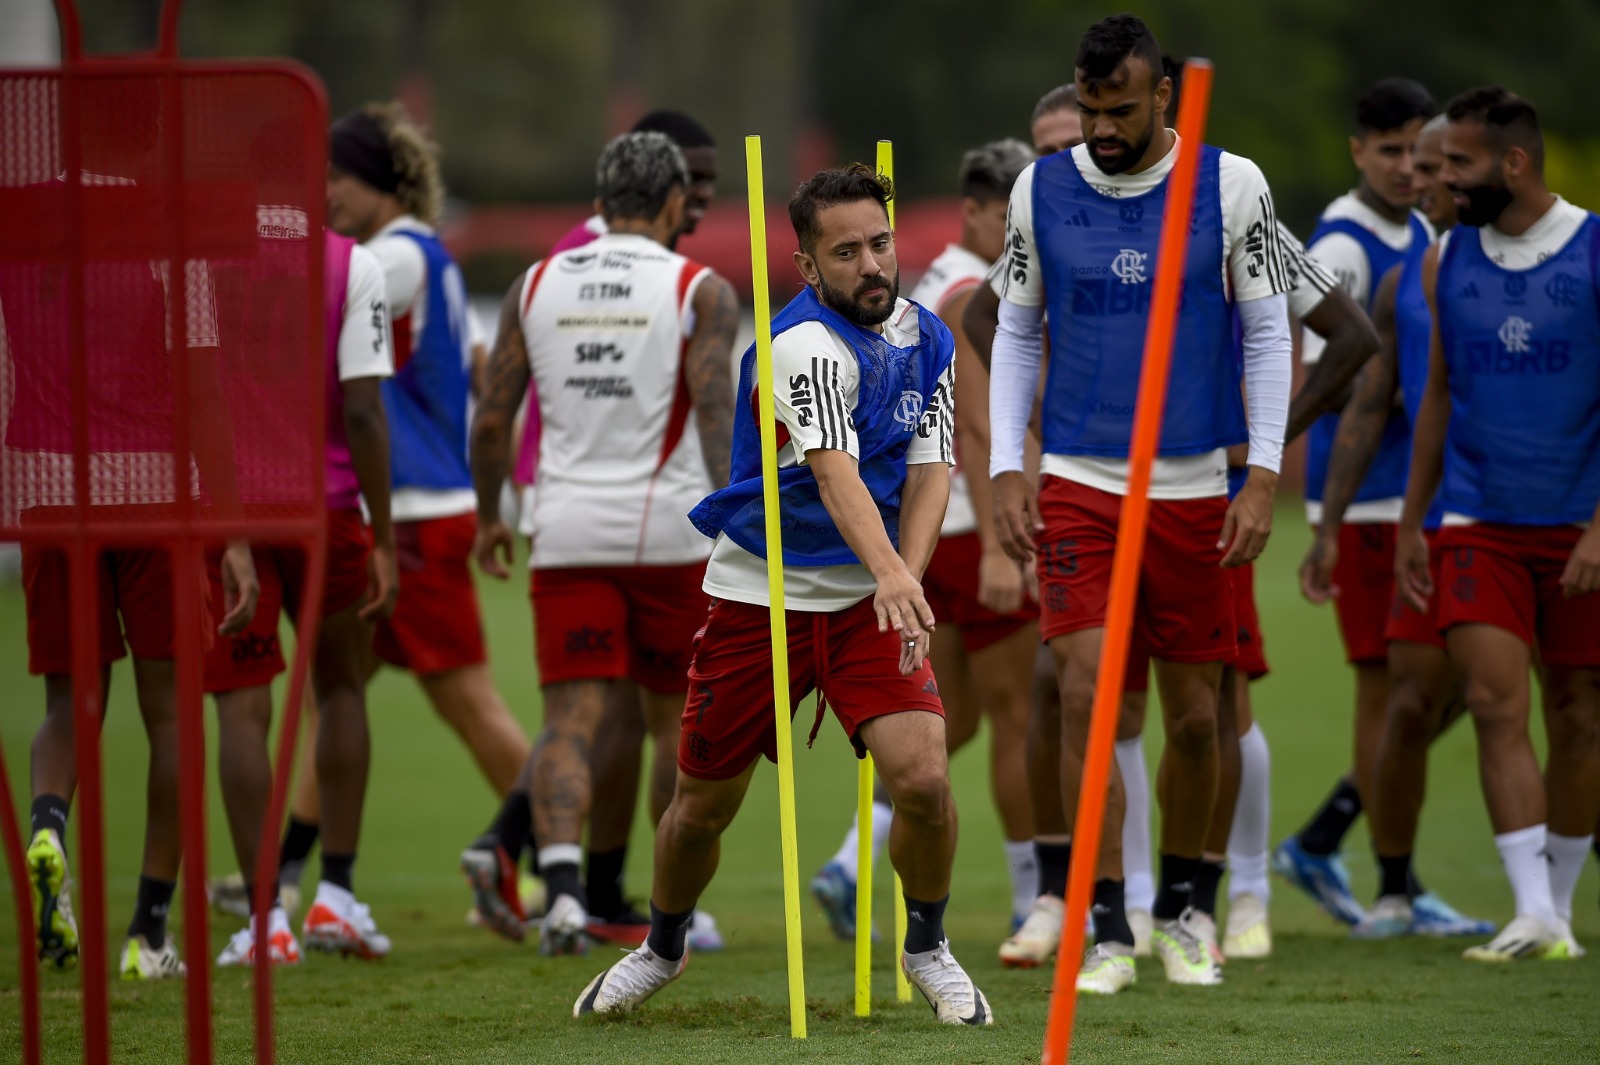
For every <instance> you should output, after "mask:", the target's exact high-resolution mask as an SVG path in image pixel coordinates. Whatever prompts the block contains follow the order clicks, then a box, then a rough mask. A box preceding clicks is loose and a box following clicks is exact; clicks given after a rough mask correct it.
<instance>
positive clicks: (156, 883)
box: [128, 876, 178, 950]
mask: <svg viewBox="0 0 1600 1065" xmlns="http://www.w3.org/2000/svg"><path fill="white" fill-rule="evenodd" d="M177 888H178V885H177V883H176V882H174V881H171V880H155V879H153V878H151V877H148V876H141V877H139V897H138V899H137V900H136V901H135V902H134V904H133V922H132V923H131V924H129V925H128V935H130V936H144V938H145V940H146V941H148V942H149V944H150V946H152V947H154V948H155V949H156V950H160V949H161V948H162V947H163V946H164V945H165V944H166V942H167V910H169V909H170V908H171V907H172V893H173V892H174V891H176V890H177Z"/></svg>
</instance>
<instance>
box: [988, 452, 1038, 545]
mask: <svg viewBox="0 0 1600 1065" xmlns="http://www.w3.org/2000/svg"><path fill="white" fill-rule="evenodd" d="M994 532H995V537H996V538H997V539H998V540H999V541H1000V547H1001V549H1002V550H1003V551H1005V553H1006V554H1008V555H1010V556H1011V557H1012V558H1014V559H1016V560H1017V561H1018V562H1028V561H1031V560H1032V559H1033V550H1034V543H1035V541H1036V538H1037V537H1038V535H1039V534H1040V533H1042V532H1044V522H1043V521H1041V520H1040V519H1039V496H1038V493H1037V492H1035V491H1034V488H1033V486H1032V485H1031V484H1029V483H1028V478H1027V477H1025V476H1023V474H1022V471H1021V470H1007V471H1006V472H1005V473H1002V474H1001V475H1000V476H998V477H996V478H995V479H994Z"/></svg>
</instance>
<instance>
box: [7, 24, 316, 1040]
mask: <svg viewBox="0 0 1600 1065" xmlns="http://www.w3.org/2000/svg"><path fill="white" fill-rule="evenodd" d="M56 6H57V13H58V19H59V23H60V29H61V51H62V68H61V70H60V71H59V72H40V71H36V70H35V71H30V72H28V76H32V77H47V78H53V79H55V80H56V81H57V82H58V84H59V89H60V100H61V107H60V133H61V146H62V151H63V163H64V164H65V172H66V182H65V190H66V195H65V201H64V202H65V206H66V208H67V209H66V210H65V212H63V215H64V216H63V217H62V218H61V219H60V222H61V224H62V245H63V247H64V248H65V249H66V251H67V255H66V256H65V260H66V261H67V262H68V263H71V264H73V265H74V266H75V267H76V268H74V269H69V270H68V271H67V276H68V298H69V300H70V303H69V306H70V307H72V308H74V313H73V314H72V336H71V356H72V357H71V368H70V373H71V384H72V423H73V424H72V451H73V458H74V463H73V465H74V484H73V496H74V503H73V506H72V507H71V508H62V510H63V512H64V513H63V515H62V517H61V518H60V519H59V520H47V521H30V522H29V523H28V526H27V528H25V529H24V528H21V527H9V528H8V527H4V526H0V540H15V541H28V542H33V543H48V544H50V545H52V546H55V547H59V548H63V549H65V550H66V552H67V554H68V560H69V567H70V575H71V576H70V588H71V596H70V599H71V602H70V610H71V616H72V618H73V629H74V631H79V630H81V629H82V628H83V627H84V625H85V623H86V619H89V618H93V617H94V616H95V614H96V607H97V605H98V604H97V602H96V599H97V595H98V590H97V586H96V581H95V576H94V574H95V567H96V565H97V561H98V558H99V555H100V553H101V551H102V550H104V548H105V547H106V545H107V544H108V542H111V541H113V540H114V541H115V542H116V543H117V544H119V545H122V544H127V543H129V542H130V541H137V542H143V543H150V544H156V545H159V546H162V547H164V548H166V549H167V550H168V551H169V552H170V553H171V556H172V560H173V567H172V568H173V574H174V587H173V594H174V608H175V614H176V617H175V621H176V624H177V631H178V632H180V633H196V632H198V631H200V629H199V626H200V624H201V622H202V615H201V611H202V609H203V607H202V604H201V601H200V599H199V596H198V594H197V592H196V589H195V584H194V582H193V580H192V579H189V580H185V579H181V578H180V576H179V574H180V573H187V574H190V575H192V573H193V569H192V567H193V566H197V565H199V564H200V560H201V557H202V552H203V550H204V545H205V544H206V543H208V542H213V543H214V542H216V541H218V540H222V539H235V538H248V539H250V540H251V541H253V542H257V543H263V542H265V543H279V544H284V545H289V546H296V547H300V548H302V549H303V550H304V551H305V552H306V555H307V567H306V575H307V594H306V596H305V597H304V601H303V602H302V604H301V607H300V615H299V617H298V618H297V619H296V622H297V624H296V631H297V633H298V638H297V639H296V641H295V652H294V655H293V658H292V660H291V663H290V668H289V677H288V698H287V706H286V710H285V714H284V720H283V728H282V729H281V732H280V737H279V743H278V752H277V758H278V760H277V765H276V767H275V771H274V774H273V786H272V794H271V797H270V799H269V801H268V808H267V815H266V820H265V824H264V825H263V826H262V840H263V845H262V847H261V848H260V853H261V862H260V866H259V868H258V870H257V875H256V884H257V888H258V891H257V896H258V897H257V909H258V910H259V911H261V912H265V911H264V907H265V903H266V900H267V895H268V893H269V892H270V884H271V880H272V879H273V878H274V877H275V869H274V861H273V858H274V856H275V854H276V849H275V848H274V847H272V846H271V845H270V844H269V842H268V841H271V840H275V839H276V837H277V826H278V824H279V823H280V822H281V820H282V817H283V809H284V805H285V801H286V795H287V791H288V782H289V773H290V769H291V767H292V765H293V761H294V758H293V753H294V744H295V736H296V733H297V732H298V726H299V720H300V702H301V699H302V698H303V696H304V694H305V691H306V679H307V674H308V671H309V663H310V649H311V648H312V647H314V646H315V642H316V633H317V627H318V621H319V619H320V616H321V587H322V577H323V574H324V572H325V569H326V553H327V520H326V512H325V511H324V510H323V509H322V508H321V507H320V505H318V506H317V507H315V508H312V509H309V510H308V511H307V512H306V513H304V514H299V515H286V516H282V517H277V518H261V517H250V518H245V517H232V518H227V519H219V518H217V517H215V516H213V515H211V514H207V513H204V512H201V511H199V510H197V508H196V506H195V504H194V501H193V500H190V499H189V491H188V488H189V486H188V483H187V478H188V461H187V459H188V455H189V452H190V438H191V433H192V426H191V419H190V414H191V412H190V409H189V408H190V399H189V390H188V388H186V387H178V388H175V389H174V395H173V397H172V398H173V414H174V425H175V426H176V439H175V440H174V448H173V450H174V453H175V455H177V456H181V457H182V459H183V461H177V462H174V463H173V478H174V496H173V498H174V499H176V500H179V501H180V502H179V503H178V504H176V505H175V506H174V507H172V508H171V515H170V516H168V517H163V518H162V519H160V520H154V521H146V522H142V523H140V524H138V525H129V524H128V523H127V522H126V521H123V522H121V523H119V524H117V525H115V526H107V525H106V524H104V522H103V519H101V518H99V517H98V516H97V515H96V514H95V513H94V509H93V508H91V507H90V505H89V504H90V499H91V497H90V485H89V473H90V463H89V461H88V459H89V454H90V446H89V424H88V422H89V388H88V382H89V365H88V355H87V348H86V344H85V338H84V330H83V315H82V313H81V310H82V308H83V307H84V306H85V293H84V279H83V269H82V266H83V264H84V263H85V262H86V260H87V258H88V254H87V245H86V241H87V240H88V239H89V238H90V237H91V234H88V233H86V232H85V226H84V204H85V200H86V192H85V189H84V187H83V185H82V184H81V181H80V175H81V172H82V166H81V157H80V151H79V136H80V130H79V115H78V112H77V109H76V107H75V106H74V94H75V92H76V90H77V87H78V86H79V85H80V84H81V83H83V82H84V81H87V80H90V79H95V78H101V77H107V76H123V77H125V76H127V75H130V74H134V75H141V74H142V75H148V76H149V77H151V78H152V79H155V80H158V81H159V82H160V84H161V87H162V94H161V100H162V103H161V106H162V113H163V127H164V129H165V130H166V131H167V136H166V137H165V138H164V140H165V142H166V151H167V167H168V169H169V172H170V174H171V175H172V180H170V181H168V182H167V188H168V193H167V195H168V203H167V205H166V207H167V209H168V213H169V217H172V218H174V219H176V220H177V223H176V225H174V226H173V227H172V228H171V229H170V230H169V231H168V233H167V234H166V247H165V248H164V249H152V251H153V253H154V254H152V255H151V257H152V258H162V259H165V260H166V261H167V262H169V263H172V264H175V265H174V266H173V267H172V268H171V269H172V270H173V271H174V274H175V275H176V274H178V272H179V271H180V269H181V268H180V267H178V266H177V265H176V264H180V263H183V262H184V261H185V260H187V259H190V258H198V257H199V256H191V255H189V254H187V249H188V247H189V242H188V237H187V234H186V232H185V225H184V218H185V211H184V209H183V207H184V204H183V199H184V190H185V184H184V181H183V174H184V165H183V164H184V158H185V157H184V144H183V136H184V132H183V131H184V124H183V121H182V115H183V107H184V101H183V88H184V86H185V84H187V83H188V81H189V80H190V79H195V78H200V79H208V78H229V77H236V76H241V75H250V76H259V75H262V74H272V75H276V76H281V77H284V78H286V79H288V80H290V81H292V82H294V83H296V84H297V85H298V88H299V89H300V90H301V91H303V92H304V94H305V112H304V113H305V114H306V116H307V121H306V122H305V123H304V143H303V145H302V149H303V151H304V152H305V153H306V157H307V158H309V159H312V160H317V159H320V158H322V156H323V153H324V152H325V151H326V141H325V130H326V126H327V101H326V96H325V94H324V92H323V90H322V86H321V83H320V82H319V81H318V80H317V78H316V77H315V75H313V74H311V73H310V72H309V71H307V70H306V69H304V68H303V67H300V66H298V65H296V64H292V63H287V62H267V63H262V62H253V63H189V62H183V61H182V60H180V59H179V57H178V48H177V37H178V23H179V16H180V15H181V12H182V6H183V5H182V0H168V2H167V3H166V4H165V5H164V7H163V9H162V16H161V25H160V37H159V47H158V49H157V51H156V52H155V53H154V54H152V55H145V56H137V57H126V58H105V57H96V58H85V56H84V53H83V46H82V34H81V26H80V22H79V18H78V12H77V8H76V5H75V3H74V2H73V0H57V5H56ZM318 172H320V168H318ZM5 194H6V193H5V190H0V199H3V198H4V196H5ZM307 207H308V210H307V215H308V222H309V227H310V250H309V251H308V255H309V256H310V260H309V263H308V267H309V269H308V277H307V286H308V294H309V296H310V299H309V300H308V304H307V305H308V306H309V307H312V308H314V309H315V312H316V313H315V314H314V315H313V316H312V321H310V322H309V323H308V324H309V325H310V327H311V328H310V329H309V330H308V333H307V336H308V338H309V342H308V344H307V346H306V348H307V351H306V357H307V372H308V373H314V374H315V377H314V378H313V380H314V381H315V382H316V387H315V388H312V389H311V390H310V397H311V402H309V403H308V404H307V409H306V417H307V418H308V420H309V425H308V426H307V428H308V430H309V431H310V440H311V444H312V446H311V448H310V449H309V454H310V455H311V456H312V460H313V461H312V462H311V463H310V465H311V466H312V468H311V469H308V470H307V471H306V477H307V478H308V480H309V483H310V484H311V489H310V491H309V492H308V498H309V499H311V500H316V501H320V500H321V499H322V498H323V495H324V492H323V487H324V486H323V466H322V453H323V447H322V440H323V424H324V423H323V403H322V397H323V387H322V375H323V373H324V372H325V370H324V367H323V365H322V361H323V358H324V352H325V347H324V336H323V334H324V315H323V313H322V302H323V295H322V251H321V241H322V232H323V201H322V198H321V196H320V195H315V196H312V197H310V198H309V199H308V201H307ZM169 311H170V314H171V322H170V326H169V328H170V330H171V333H170V335H171V336H172V337H173V338H174V341H175V342H174V343H173V345H172V351H171V358H172V371H173V380H174V381H176V382H187V380H188V379H189V374H188V370H189V359H190V353H189V349H188V346H187V345H186V344H184V343H182V342H181V340H178V339H177V338H182V337H184V336H185V335H186V332H187V330H186V321H185V307H184V301H182V300H171V301H169ZM223 342H224V344H226V338H223ZM175 652H176V663H175V665H176V676H177V695H178V708H179V709H178V713H179V802H180V817H181V833H182V843H183V850H184V856H185V862H184V873H183V876H184V921H183V923H184V930H185V937H186V940H187V944H186V948H187V949H186V954H187V956H188V968H189V976H188V979H187V980H186V982H185V985H186V986H185V996H186V1013H187V1033H188V1060H189V1061H190V1062H192V1063H209V1062H210V1061H211V1060H212V1052H213V1045H212V1028H211V987H210V968H211V965H210V961H211V952H210V944H209V937H208V921H207V913H206V905H207V900H206V891H205V878H206V861H205V856H206V846H205V844H206V831H205V809H206V790H205V762H206V744H205V708H204V697H203V694H202V658H203V652H202V649H201V648H200V647H198V646H196V641H194V640H193V639H189V640H181V639H180V641H179V642H178V645H177V647H176V648H175ZM96 655H97V645H96V643H95V641H93V640H88V639H79V640H74V641H73V648H72V678H73V720H74V729H75V735H76V737H77V742H76V749H75V752H74V754H75V759H76V767H77V774H78V792H79V794H78V797H77V801H76V803H75V806H76V809H75V811H74V815H73V820H74V822H75V823H76V825H77V832H78V846H77V856H76V859H75V861H76V865H77V874H78V875H77V882H78V884H79V885H80V889H81V895H80V898H81V906H80V908H79V910H78V921H79V940H80V951H79V962H80V969H81V972H82V987H83V1025H84V1060H85V1061H86V1062H88V1063H89V1065H104V1063H107V1062H108V1061H109V1060H110V1039H109V989H108V986H107V984H108V976H109V974H108V972H107V964H106V958H107V950H108V941H107V931H106V885H105V820H104V805H105V801H104V793H103V780H102V776H101V772H102V765H101V750H100V743H99V735H100V722H101V718H102V715H103V712H104V707H103V706H101V705H100V700H101V686H100V681H99V676H100V665H99V662H98V661H97V657H96ZM3 761H4V752H3V751H0V793H3V795H0V820H3V822H4V823H3V825H0V837H3V838H0V843H3V845H4V848H5V854H6V859H7V864H8V867H9V869H10V875H11V882H12V886H13V889H14V892H15V896H16V907H17V929H18V939H19V962H20V970H21V984H22V995H21V1009H22V1060H23V1062H24V1063H25V1065H36V1063H37V1062H38V1061H39V1060H40V1054H41V1043H40V1038H41V1037H40V1019H39V984H38V979H39V978H38V961H37V958H36V956H35V951H34V939H33V936H32V935H29V934H26V931H27V930H29V929H31V928H32V922H33V915H32V908H31V904H30V901H29V898H30V889H29V885H28V880H27V871H26V857H25V853H24V846H25V845H24V842H23V839H22V836H21V833H20V831H19V829H18V820H17V816H16V814H17V812H16V810H15V808H14V805H13V803H12V799H11V792H10V787H9V779H8V777H7V774H6V772H5V767H4V764H3ZM257 924H258V925H259V928H258V933H257V947H256V957H257V965H256V987H255V1013H256V1016H255V1024H256V1056H257V1060H258V1061H260V1062H263V1063H266V1062H271V1061H273V1060H274V1047H273V1028H272V987H271V974H270V969H269V966H268V951H267V945H266V940H267V924H268V922H266V921H265V920H262V921H259V922H257Z"/></svg>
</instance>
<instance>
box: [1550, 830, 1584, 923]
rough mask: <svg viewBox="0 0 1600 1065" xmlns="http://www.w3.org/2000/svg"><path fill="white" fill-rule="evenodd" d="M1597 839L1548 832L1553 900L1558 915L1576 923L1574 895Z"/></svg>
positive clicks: (1551, 894)
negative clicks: (1574, 917)
mask: <svg viewBox="0 0 1600 1065" xmlns="http://www.w3.org/2000/svg"><path fill="white" fill-rule="evenodd" d="M1593 845H1594V837H1593V836H1561V835H1557V834H1556V833H1554V832H1546V833H1545V836H1544V852H1545V854H1546V855H1547V856H1548V857H1549V859H1550V865H1549V868H1550V897H1551V900H1552V901H1553V902H1554V903H1555V907H1556V916H1557V917H1559V918H1561V919H1562V920H1563V921H1566V922H1567V923H1568V924H1571V923H1572V893H1573V892H1574V891H1576V890H1577V889H1578V877H1579V876H1581V875H1583V864H1584V863H1585V862H1587V861H1588V860H1589V848H1590V847H1591V846H1593Z"/></svg>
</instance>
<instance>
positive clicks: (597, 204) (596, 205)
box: [589, 196, 606, 218]
mask: <svg viewBox="0 0 1600 1065" xmlns="http://www.w3.org/2000/svg"><path fill="white" fill-rule="evenodd" d="M589 206H591V207H593V208H594V213H595V214H597V215H599V216H600V217H601V218H604V217H605V216H606V213H605V212H604V211H602V210H601V209H600V197H598V196H596V197H595V198H594V203H592V204H590V205H589Z"/></svg>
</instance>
